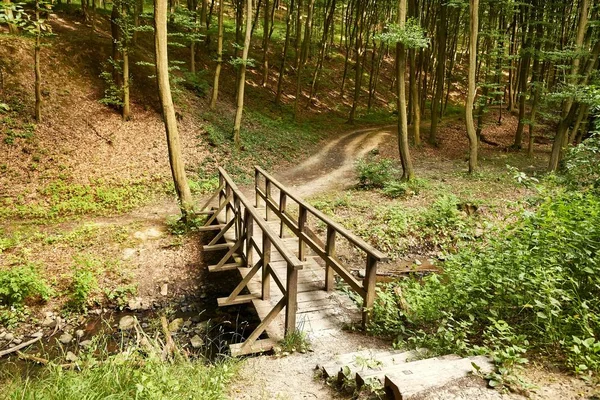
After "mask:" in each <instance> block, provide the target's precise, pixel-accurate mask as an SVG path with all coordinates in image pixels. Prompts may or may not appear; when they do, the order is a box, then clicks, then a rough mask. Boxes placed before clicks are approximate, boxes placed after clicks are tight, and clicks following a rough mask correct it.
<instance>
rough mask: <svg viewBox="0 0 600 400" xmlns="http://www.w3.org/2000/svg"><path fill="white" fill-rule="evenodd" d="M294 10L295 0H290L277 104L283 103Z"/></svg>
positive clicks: (278, 80) (276, 97)
mask: <svg viewBox="0 0 600 400" xmlns="http://www.w3.org/2000/svg"><path fill="white" fill-rule="evenodd" d="M293 12H294V0H290V6H289V8H288V12H287V17H286V23H285V43H284V44H283V54H282V55H281V66H280V67H279V78H278V79H277V93H276V94H275V104H276V105H279V104H281V93H282V92H283V76H284V75H285V60H286V58H287V53H288V49H289V47H290V33H291V29H292V15H293Z"/></svg>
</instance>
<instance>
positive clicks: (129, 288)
mask: <svg viewBox="0 0 600 400" xmlns="http://www.w3.org/2000/svg"><path fill="white" fill-rule="evenodd" d="M136 293H137V285H135V284H128V285H121V286H117V287H116V288H114V289H110V290H106V291H105V294H106V298H107V299H108V301H110V302H111V303H114V304H115V305H116V306H117V308H118V309H119V310H122V309H124V308H125V306H127V304H128V303H129V298H130V297H131V296H133V295H135V294H136Z"/></svg>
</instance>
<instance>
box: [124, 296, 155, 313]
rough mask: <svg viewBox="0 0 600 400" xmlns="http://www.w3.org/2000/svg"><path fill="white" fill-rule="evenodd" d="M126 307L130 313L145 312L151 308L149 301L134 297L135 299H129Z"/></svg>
mask: <svg viewBox="0 0 600 400" xmlns="http://www.w3.org/2000/svg"><path fill="white" fill-rule="evenodd" d="M127 306H128V307H129V309H130V310H131V311H137V310H140V311H146V310H149V309H150V308H151V307H152V305H151V304H150V301H149V300H144V299H143V298H141V297H135V298H132V299H129V302H128V304H127Z"/></svg>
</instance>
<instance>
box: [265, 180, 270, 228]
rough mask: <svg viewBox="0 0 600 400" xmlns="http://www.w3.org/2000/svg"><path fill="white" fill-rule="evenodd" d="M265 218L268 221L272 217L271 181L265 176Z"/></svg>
mask: <svg viewBox="0 0 600 400" xmlns="http://www.w3.org/2000/svg"><path fill="white" fill-rule="evenodd" d="M265 197H266V199H265V219H266V220H267V221H268V220H269V218H270V217H271V207H270V204H269V203H270V200H271V181H270V180H269V179H267V178H266V177H265Z"/></svg>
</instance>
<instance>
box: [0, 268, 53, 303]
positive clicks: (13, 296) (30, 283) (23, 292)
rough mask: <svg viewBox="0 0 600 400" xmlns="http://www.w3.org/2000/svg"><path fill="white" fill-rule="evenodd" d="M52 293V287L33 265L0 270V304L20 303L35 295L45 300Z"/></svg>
mask: <svg viewBox="0 0 600 400" xmlns="http://www.w3.org/2000/svg"><path fill="white" fill-rule="evenodd" d="M51 295H52V289H51V288H50V287H49V286H48V285H47V284H46V282H45V281H44V280H43V279H42V278H41V277H40V275H39V273H38V272H37V270H36V268H34V267H33V266H32V265H26V266H20V267H16V268H11V269H9V270H2V271H0V304H4V305H8V306H12V305H20V304H23V303H24V302H25V301H26V300H27V299H30V298H35V297H37V298H40V299H42V300H44V301H45V300H48V298H50V296H51Z"/></svg>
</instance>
